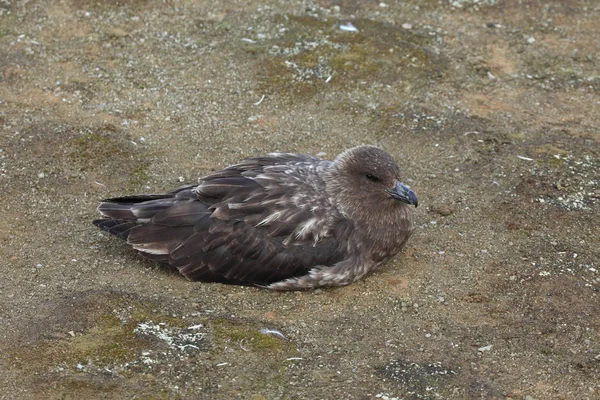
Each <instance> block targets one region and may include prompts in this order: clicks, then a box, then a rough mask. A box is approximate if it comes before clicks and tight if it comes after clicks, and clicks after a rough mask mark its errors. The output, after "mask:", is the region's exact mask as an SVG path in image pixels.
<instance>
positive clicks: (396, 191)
mask: <svg viewBox="0 0 600 400" xmlns="http://www.w3.org/2000/svg"><path fill="white" fill-rule="evenodd" d="M386 193H387V194H389V195H390V196H392V197H393V198H395V199H396V200H400V201H401V202H403V203H406V204H412V205H413V206H415V207H417V206H418V205H419V199H417V195H416V193H415V192H413V191H412V190H411V189H410V187H408V186H407V185H405V184H404V183H402V182H399V181H396V185H395V186H394V187H393V188H392V189H386Z"/></svg>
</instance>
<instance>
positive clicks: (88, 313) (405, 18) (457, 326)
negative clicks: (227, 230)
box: [0, 0, 600, 400]
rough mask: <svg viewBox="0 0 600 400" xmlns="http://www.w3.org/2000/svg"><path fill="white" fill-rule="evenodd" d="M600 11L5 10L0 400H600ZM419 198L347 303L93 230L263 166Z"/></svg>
mask: <svg viewBox="0 0 600 400" xmlns="http://www.w3.org/2000/svg"><path fill="white" fill-rule="evenodd" d="M598 21H600V3H598V2H597V1H595V0H568V1H559V0H554V1H541V0H520V1H518V0H487V1H486V0H438V1H434V0H430V1H425V0H424V1H416V0H412V1H396V0H384V2H381V3H380V2H379V1H350V0H337V1H336V0H331V1H330V0H315V1H219V2H217V1H193V0H181V1H177V0H163V1H158V0H156V1H151V0H132V1H119V0H105V1H91V0H62V1H41V0H31V1H25V0H22V1H17V0H0V210H1V215H2V218H1V219H0V243H1V247H0V259H1V260H2V261H1V263H0V273H1V280H0V354H1V355H0V370H1V371H2V374H0V388H1V391H0V398H2V399H30V398H40V399H42V398H43V399H54V398H60V399H82V398H90V399H96V398H98V399H99V398H144V399H151V398H202V399H231V398H245V399H246V398H247V399H254V400H257V399H334V398H340V399H351V398H355V399H388V400H389V399H393V398H396V399H469V398H473V399H475V398H477V399H479V398H485V399H488V398H489V399H503V398H511V399H526V400H532V399H537V400H540V399H578V400H579V399H598V398H600V383H599V382H600V293H599V288H600V262H599V260H600V214H599V210H600V145H599V142H600V131H599V129H598V127H599V126H600V72H599V68H598V65H600V30H599V29H598ZM361 143H368V144H376V145H381V146H383V147H384V148H385V149H387V150H388V151H389V152H390V153H392V154H393V155H394V156H395V157H396V159H397V160H398V162H399V164H400V165H401V167H402V169H403V171H404V172H403V174H404V179H405V181H406V182H407V183H409V184H410V185H411V186H412V187H413V188H414V189H415V191H416V192H417V193H418V195H419V199H420V206H419V208H418V209H417V218H418V224H417V225H418V228H417V231H416V233H415V235H414V236H413V238H412V239H411V241H410V242H409V244H408V246H407V248H406V249H405V251H404V252H403V253H402V254H400V255H399V256H398V257H396V258H395V259H394V260H393V261H392V262H390V263H389V264H387V265H386V266H385V267H384V268H382V269H381V270H380V271H378V272H376V273H375V274H373V275H371V276H370V277H368V278H366V279H364V280H362V281H360V282H358V283H356V284H353V285H351V286H348V287H344V288H338V289H327V290H316V291H309V292H299V293H273V292H268V291H265V290H261V289H256V288H249V287H233V286H225V285H220V284H201V283H191V282H187V281H186V280H185V279H183V278H181V277H180V276H179V275H178V274H176V273H174V272H172V271H169V270H167V269H165V268H161V267H159V266H157V265H155V264H153V263H151V262H147V261H144V260H143V259H141V258H140V257H139V256H137V255H136V254H135V253H134V252H133V251H132V250H131V249H130V248H129V247H128V246H127V245H125V244H124V243H122V242H120V241H118V240H116V239H114V238H111V237H108V236H107V235H106V234H103V233H102V232H100V231H99V230H98V229H96V228H95V227H94V226H92V225H91V220H92V219H93V218H95V217H96V216H97V215H98V214H97V212H96V210H95V207H96V205H97V204H98V201H99V200H100V199H103V198H107V197H111V196H117V195H123V194H128V193H154V192H161V191H164V190H168V189H171V188H173V187H176V186H178V185H180V184H181V182H194V181H195V180H196V179H197V177H198V176H200V175H202V174H204V173H207V172H209V171H211V170H213V169H215V168H221V167H224V166H226V165H228V164H230V163H233V162H235V161H238V160H239V159H241V158H243V157H247V156H253V155H260V154H263V153H265V152H268V151H293V152H307V153H312V154H317V153H326V154H327V155H326V157H334V156H335V155H336V154H337V153H338V152H340V151H342V150H343V149H345V148H348V147H351V146H354V145H358V144H361Z"/></svg>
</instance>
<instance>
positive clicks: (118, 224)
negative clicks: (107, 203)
mask: <svg viewBox="0 0 600 400" xmlns="http://www.w3.org/2000/svg"><path fill="white" fill-rule="evenodd" d="M93 224H94V225H96V226H97V227H98V228H100V229H102V230H103V231H106V232H108V233H110V234H112V235H115V236H117V237H119V238H121V239H124V240H127V238H128V237H129V234H130V233H131V230H132V229H133V228H135V227H136V226H139V224H138V223H137V222H135V221H127V220H123V219H111V218H102V219H95V220H94V221H93Z"/></svg>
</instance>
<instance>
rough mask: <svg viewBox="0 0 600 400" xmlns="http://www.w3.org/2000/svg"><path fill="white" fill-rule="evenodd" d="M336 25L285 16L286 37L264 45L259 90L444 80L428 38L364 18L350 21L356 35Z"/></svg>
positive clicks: (311, 91) (304, 90)
mask: <svg viewBox="0 0 600 400" xmlns="http://www.w3.org/2000/svg"><path fill="white" fill-rule="evenodd" d="M340 23H341V21H337V20H320V19H316V18H312V17H307V16H302V17H294V16H289V17H288V22H287V24H286V26H287V27H288V28H289V29H288V30H287V31H286V33H285V34H284V35H283V36H281V37H280V38H278V39H274V40H271V41H267V42H265V48H264V49H263V50H264V52H265V53H264V55H263V57H262V60H261V62H262V63H263V64H264V67H263V68H260V69H259V70H260V71H262V72H260V81H261V89H262V90H263V91H265V92H267V93H270V92H279V91H281V90H282V89H283V90H286V91H291V92H292V93H294V94H298V95H302V94H304V95H311V94H314V93H316V92H317V91H319V90H320V89H323V88H324V87H325V85H329V86H337V87H339V86H343V87H346V86H347V85H360V84H363V83H364V82H368V83H378V84H386V85H412V84H415V82H422V83H426V81H429V80H436V79H438V78H439V77H441V76H442V74H443V71H444V69H445V64H446V63H444V60H443V59H442V57H441V56H439V55H436V54H435V53H433V51H431V50H430V49H429V45H430V42H431V38H430V37H428V36H421V35H418V34H414V33H411V32H409V31H407V30H405V29H402V28H399V27H397V26H394V25H391V24H385V23H382V22H376V21H372V20H367V19H361V20H356V21H353V23H354V25H355V26H356V27H357V28H358V29H359V32H344V31H342V30H340V29H339V24H340ZM247 48H249V47H247ZM249 49H250V48H249ZM248 51H252V52H256V50H255V49H254V48H253V49H252V50H248Z"/></svg>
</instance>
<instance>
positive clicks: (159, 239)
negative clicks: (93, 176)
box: [94, 146, 417, 290]
mask: <svg viewBox="0 0 600 400" xmlns="http://www.w3.org/2000/svg"><path fill="white" fill-rule="evenodd" d="M413 205H414V206H415V207H416V206H417V196H416V195H415V193H414V192H413V191H412V190H411V189H410V188H409V187H408V186H407V185H405V184H403V183H402V182H401V181H400V169H399V168H398V165H397V164H396V162H395V161H394V159H393V158H392V156H391V155H389V154H388V153H387V152H385V151H383V150H382V149H380V148H377V147H372V146H359V147H354V148H352V149H349V150H346V151H345V152H343V153H341V154H340V155H339V156H338V157H337V158H336V159H335V160H334V161H327V160H323V159H321V158H318V157H313V156H309V155H304V154H291V153H271V154H269V155H268V156H266V157H256V158H248V159H245V160H242V161H241V162H240V163H239V164H236V165H232V166H230V167H227V168H225V169H224V170H222V171H218V172H215V173H213V174H210V175H207V176H205V177H202V178H200V179H199V184H197V185H186V186H182V187H180V188H177V189H175V190H172V191H170V192H168V193H166V194H159V195H137V196H126V197H118V198H114V199H108V200H104V201H103V202H102V203H101V204H100V206H99V207H98V210H99V211H100V212H101V213H102V215H103V216H104V217H105V218H102V219H97V220H95V221H94V224H95V225H96V226H98V227H100V228H101V229H103V230H105V231H107V232H110V233H111V234H113V235H115V236H118V237H120V238H123V239H126V240H127V243H129V244H130V245H131V246H132V247H133V248H134V249H135V250H137V251H139V252H140V253H141V254H142V255H144V256H145V257H147V258H149V259H151V260H155V261H159V262H161V263H165V264H169V265H171V266H172V267H174V268H177V269H178V270H179V272H180V273H181V274H183V275H184V276H185V277H186V278H188V279H189V280H192V281H210V282H224V283H233V284H243V285H258V286H263V287H266V288H269V289H274V290H299V289H309V288H315V287H320V286H342V285H347V284H349V283H351V282H354V281H356V280H357V279H360V278H362V277H363V276H365V275H366V274H367V273H369V272H370V271H372V270H374V269H375V268H377V267H379V266H380V265H381V264H383V263H384V262H386V261H387V260H389V259H390V258H391V257H393V256H394V255H395V254H396V253H398V252H399V251H400V249H402V247H403V246H404V245H405V244H406V241H407V240H408V238H409V237H410V235H411V234H412V232H413V209H412V207H411V206H413Z"/></svg>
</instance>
